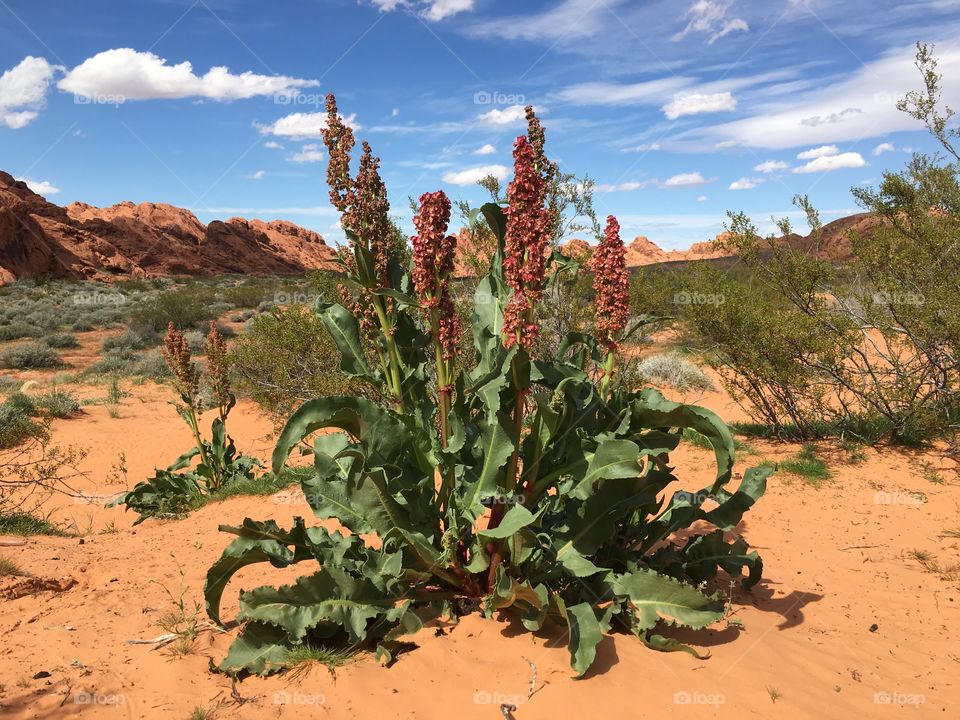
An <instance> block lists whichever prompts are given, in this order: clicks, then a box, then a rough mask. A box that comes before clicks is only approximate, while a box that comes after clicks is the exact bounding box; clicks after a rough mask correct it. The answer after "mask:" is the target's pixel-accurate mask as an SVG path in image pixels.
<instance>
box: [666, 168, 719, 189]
mask: <svg viewBox="0 0 960 720" xmlns="http://www.w3.org/2000/svg"><path fill="white" fill-rule="evenodd" d="M707 182H708V181H707V180H705V179H704V177H703V175H701V174H700V173H699V172H692V173H680V174H679V175H674V176H673V177H670V178H667V179H666V180H665V181H664V183H663V187H666V188H680V187H697V186H699V185H706V184H707Z"/></svg>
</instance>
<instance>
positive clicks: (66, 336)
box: [43, 333, 80, 349]
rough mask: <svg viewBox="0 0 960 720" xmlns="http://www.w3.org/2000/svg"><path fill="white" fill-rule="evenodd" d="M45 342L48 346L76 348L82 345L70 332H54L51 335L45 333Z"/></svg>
mask: <svg viewBox="0 0 960 720" xmlns="http://www.w3.org/2000/svg"><path fill="white" fill-rule="evenodd" d="M43 342H44V344H45V345H47V346H48V347H52V348H61V349H63V348H75V347H80V343H79V342H77V339H76V338H75V337H74V336H73V335H71V334H70V333H53V334H51V335H45V336H44V337H43Z"/></svg>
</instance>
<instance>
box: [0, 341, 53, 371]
mask: <svg viewBox="0 0 960 720" xmlns="http://www.w3.org/2000/svg"><path fill="white" fill-rule="evenodd" d="M0 365H3V367H5V368H10V369H12V370H28V369H37V368H55V367H62V366H63V361H62V360H61V359H60V356H59V355H57V353H56V352H54V351H53V350H52V349H51V348H49V347H47V346H46V345H43V344H42V343H28V344H26V345H17V346H14V347H9V348H7V349H5V350H4V351H3V352H2V353H0Z"/></svg>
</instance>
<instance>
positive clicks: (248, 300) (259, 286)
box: [220, 278, 275, 308]
mask: <svg viewBox="0 0 960 720" xmlns="http://www.w3.org/2000/svg"><path fill="white" fill-rule="evenodd" d="M274 287H275V281H265V280H262V279H259V278H250V279H247V280H244V281H243V282H241V283H240V284H238V285H233V286H231V287H228V288H224V289H223V290H222V291H221V293H220V297H221V298H223V300H224V302H227V303H229V304H230V305H232V306H233V307H236V308H255V307H257V306H258V305H259V304H260V303H262V302H263V301H264V300H267V299H268V298H270V297H272V296H273V294H274Z"/></svg>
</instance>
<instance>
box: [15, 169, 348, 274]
mask: <svg viewBox="0 0 960 720" xmlns="http://www.w3.org/2000/svg"><path fill="white" fill-rule="evenodd" d="M334 255H335V251H334V250H333V249H332V248H330V247H329V246H328V245H327V244H326V243H325V242H324V240H323V238H322V237H321V236H320V235H319V234H317V233H315V232H313V231H312V230H306V229H304V228H302V227H299V226H297V225H294V224H292V223H289V222H285V221H282V220H275V221H273V222H264V221H262V220H244V219H243V218H232V219H230V220H227V221H226V222H221V221H219V220H217V221H214V222H211V223H210V224H209V225H204V224H203V223H201V222H200V221H199V220H198V219H197V218H196V216H195V215H194V214H193V213H192V212H190V211H189V210H184V209H183V208H178V207H174V206H172V205H165V204H155V203H141V204H139V205H135V204H133V203H130V202H123V203H120V204H118V205H114V206H112V207H108V208H97V207H92V206H90V205H86V204H84V203H73V204H72V205H70V206H68V207H66V208H62V207H60V206H58V205H54V204H53V203H50V202H48V201H47V200H46V199H44V198H43V197H41V196H39V195H37V194H36V193H34V192H32V191H31V190H30V189H29V188H28V187H27V186H26V185H25V184H24V183H22V182H18V181H16V180H14V179H13V178H12V177H11V176H10V175H8V174H7V173H4V172H0V283H5V282H10V281H12V280H15V279H18V278H28V277H37V276H50V277H74V278H87V279H97V280H109V279H111V278H115V277H118V276H133V277H155V276H166V275H215V274H221V273H231V274H232V273H236V274H244V275H293V274H297V273H302V272H305V271H307V270H312V269H316V268H321V267H328V266H329V265H330V260H331V259H332V258H333V257H334Z"/></svg>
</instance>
